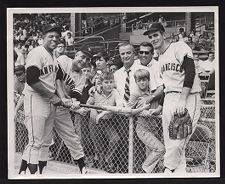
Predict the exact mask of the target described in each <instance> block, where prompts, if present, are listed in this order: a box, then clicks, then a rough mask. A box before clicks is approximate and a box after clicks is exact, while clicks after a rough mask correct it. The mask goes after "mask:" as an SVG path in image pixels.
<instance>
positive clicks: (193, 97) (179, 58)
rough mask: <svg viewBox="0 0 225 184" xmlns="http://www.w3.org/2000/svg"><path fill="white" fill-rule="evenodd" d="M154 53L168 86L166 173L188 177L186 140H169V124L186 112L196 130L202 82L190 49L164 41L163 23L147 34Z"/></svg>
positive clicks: (165, 126)
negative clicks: (155, 52)
mask: <svg viewBox="0 0 225 184" xmlns="http://www.w3.org/2000/svg"><path fill="white" fill-rule="evenodd" d="M144 35H148V37H149V39H150V42H151V44H152V45H153V47H154V49H156V51H157V52H158V53H159V59H158V61H159V64H160V67H161V73H162V79H163V83H164V86H165V89H164V92H165V99H164V104H163V112H162V122H163V135H164V143H165V148H166V153H165V155H164V165H165V167H166V169H165V171H164V172H165V173H172V172H174V173H176V172H177V173H185V168H186V159H185V147H186V145H187V143H188V140H189V138H190V135H189V136H188V137H187V138H184V139H181V140H177V139H175V140H174V139H171V138H170V137H169V130H168V127H169V123H170V121H171V118H172V116H173V114H174V112H177V113H178V114H179V115H182V114H184V112H185V108H187V110H188V112H189V114H190V116H191V119H192V125H193V128H194V127H195V125H196V123H197V121H198V119H199V117H200V91H201V88H200V83H199V82H200V81H199V78H198V76H197V75H195V65H194V61H193V59H192V58H193V55H192V50H191V48H190V47H189V46H188V45H187V44H186V43H184V42H175V43H170V42H168V41H167V40H165V29H164V27H163V26H162V25H161V24H160V23H153V24H152V25H151V26H150V28H149V29H148V30H147V31H146V32H144Z"/></svg>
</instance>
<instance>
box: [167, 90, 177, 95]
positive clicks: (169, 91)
mask: <svg viewBox="0 0 225 184" xmlns="http://www.w3.org/2000/svg"><path fill="white" fill-rule="evenodd" d="M169 93H181V92H180V91H167V92H165V95H167V94H169Z"/></svg>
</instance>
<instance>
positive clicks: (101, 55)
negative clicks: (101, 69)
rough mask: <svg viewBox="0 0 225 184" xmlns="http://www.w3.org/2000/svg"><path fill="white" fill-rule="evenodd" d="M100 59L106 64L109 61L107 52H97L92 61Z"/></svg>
mask: <svg viewBox="0 0 225 184" xmlns="http://www.w3.org/2000/svg"><path fill="white" fill-rule="evenodd" d="M101 57H103V58H104V60H105V61H106V62H107V61H109V55H108V54H107V52H105V51H101V52H98V53H97V54H95V55H94V56H93V59H94V60H98V59H100V58H101Z"/></svg>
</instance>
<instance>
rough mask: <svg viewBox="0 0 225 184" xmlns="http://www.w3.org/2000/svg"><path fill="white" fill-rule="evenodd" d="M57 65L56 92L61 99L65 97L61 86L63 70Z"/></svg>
mask: <svg viewBox="0 0 225 184" xmlns="http://www.w3.org/2000/svg"><path fill="white" fill-rule="evenodd" d="M58 66H59V69H58V71H57V74H56V92H57V94H58V96H59V97H60V98H61V99H64V98H66V96H65V92H64V90H63V88H64V86H63V75H64V73H63V71H62V68H61V67H60V65H58Z"/></svg>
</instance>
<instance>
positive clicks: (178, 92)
mask: <svg viewBox="0 0 225 184" xmlns="http://www.w3.org/2000/svg"><path fill="white" fill-rule="evenodd" d="M169 93H181V92H180V91H167V92H165V95H167V94H169ZM198 93H200V92H194V93H190V95H194V94H198Z"/></svg>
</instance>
